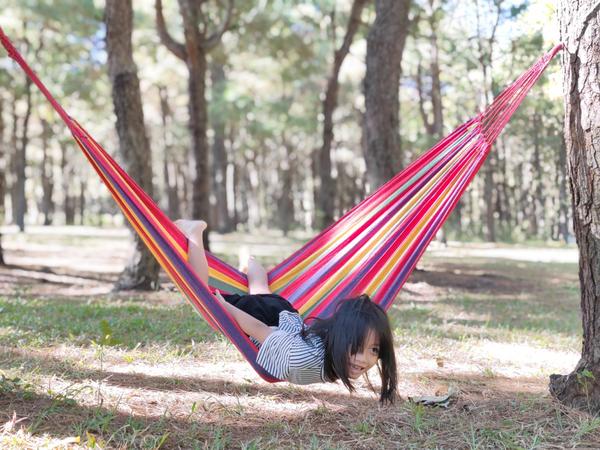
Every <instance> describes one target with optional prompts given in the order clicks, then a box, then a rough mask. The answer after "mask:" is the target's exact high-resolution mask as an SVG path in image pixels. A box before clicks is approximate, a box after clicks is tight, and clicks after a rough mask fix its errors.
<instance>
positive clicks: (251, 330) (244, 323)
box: [215, 291, 274, 344]
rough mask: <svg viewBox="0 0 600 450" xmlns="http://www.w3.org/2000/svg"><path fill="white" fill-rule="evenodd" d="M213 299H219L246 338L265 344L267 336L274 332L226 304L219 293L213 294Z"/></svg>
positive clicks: (248, 315)
mask: <svg viewBox="0 0 600 450" xmlns="http://www.w3.org/2000/svg"><path fill="white" fill-rule="evenodd" d="M215 297H217V299H219V301H220V302H221V304H222V305H223V307H225V309H226V310H227V311H228V312H229V314H231V316H232V317H233V319H234V320H235V321H236V322H237V324H238V325H239V327H240V328H241V329H242V330H243V331H244V333H246V334H247V335H248V336H252V337H253V338H254V339H256V340H257V341H258V342H260V343H261V344H262V343H263V342H265V339H267V336H269V335H270V334H271V333H272V332H273V331H274V330H273V328H271V327H269V326H268V325H266V324H264V323H262V322H261V321H260V320H258V319H255V318H254V317H252V316H251V315H250V314H248V313H246V312H244V311H242V310H241V309H238V308H236V307H235V306H233V305H231V304H229V303H227V302H226V301H225V299H224V298H223V296H222V295H221V293H220V292H219V291H216V292H215Z"/></svg>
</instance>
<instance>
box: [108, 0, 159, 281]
mask: <svg viewBox="0 0 600 450" xmlns="http://www.w3.org/2000/svg"><path fill="white" fill-rule="evenodd" d="M105 21H106V49H107V54H108V74H109V77H110V80H111V84H112V97H113V105H114V109H115V114H116V116H117V124H116V127H117V134H118V135H119V148H120V152H121V154H122V155H123V160H124V163H125V166H126V170H127V172H128V173H129V175H130V176H131V177H132V178H133V179H134V180H136V182H137V183H138V184H139V185H140V187H141V188H142V189H143V190H144V191H146V193H147V194H148V195H150V196H152V194H153V192H152V191H153V189H152V165H151V152H150V144H149V142H148V137H147V135H146V129H145V126H144V112H143V109H142V96H141V92H140V81H139V79H138V76H137V67H136V66H135V63H134V61H133V49H132V42H131V35H132V31H133V9H132V6H131V0H107V2H106V11H105ZM134 241H135V250H134V254H133V256H132V257H131V260H130V262H129V263H128V265H127V267H126V268H125V270H124V271H123V272H122V273H121V275H120V276H119V280H118V281H117V284H116V285H115V289H117V290H119V289H141V290H150V289H155V288H156V287H157V285H158V271H159V265H158V263H157V262H156V260H155V259H154V257H153V256H152V253H151V252H150V251H149V250H148V249H147V248H146V246H145V244H144V242H143V241H142V239H141V237H140V236H139V235H138V234H137V233H135V234H134Z"/></svg>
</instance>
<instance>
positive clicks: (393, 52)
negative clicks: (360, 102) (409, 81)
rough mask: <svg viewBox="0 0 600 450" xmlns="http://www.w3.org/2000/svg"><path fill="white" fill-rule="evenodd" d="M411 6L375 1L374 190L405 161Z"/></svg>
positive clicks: (370, 51)
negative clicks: (404, 88)
mask: <svg viewBox="0 0 600 450" xmlns="http://www.w3.org/2000/svg"><path fill="white" fill-rule="evenodd" d="M410 6H411V0H375V13H376V16H375V22H374V23H373V25H372V26H371V29H370V30H369V34H368V36H367V58H366V66H367V67H366V74H365V82H364V88H365V108H366V109H365V133H366V148H365V160H366V163H367V177H368V180H369V185H370V188H371V191H373V190H375V188H377V187H378V186H380V185H381V184H383V183H384V182H386V181H387V180H389V179H390V178H392V176H394V175H395V174H396V172H398V171H399V170H400V169H401V167H402V163H403V158H402V153H401V151H402V147H401V143H400V134H399V128H400V117H399V108H400V103H399V88H400V73H401V71H402V68H401V64H402V54H403V52H404V45H405V43H406V38H407V36H408V33H409V24H410V20H409V11H410Z"/></svg>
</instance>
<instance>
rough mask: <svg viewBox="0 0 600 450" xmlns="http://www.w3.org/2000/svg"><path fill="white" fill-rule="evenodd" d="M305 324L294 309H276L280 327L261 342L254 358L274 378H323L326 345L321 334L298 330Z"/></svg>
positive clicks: (308, 380)
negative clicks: (279, 310) (306, 333)
mask: <svg viewBox="0 0 600 450" xmlns="http://www.w3.org/2000/svg"><path fill="white" fill-rule="evenodd" d="M303 327H304V322H303V321H302V318H301V317H300V315H298V314H297V313H293V312H290V311H282V312H280V313H279V327H278V328H276V329H275V331H273V332H272V333H271V334H269V336H267V338H266V339H265V341H264V342H263V344H262V345H261V346H260V348H259V350H258V356H257V358H256V362H257V363H258V364H259V365H260V366H261V367H262V368H263V369H265V370H266V371H267V372H269V373H270V374H271V375H272V376H274V377H275V378H278V379H280V380H285V381H289V382H290V383H294V384H311V383H323V382H325V381H326V380H325V373H324V367H325V347H324V346H323V341H322V340H321V338H320V337H318V336H316V335H308V336H307V337H306V338H303V337H302V336H301V335H300V333H301V331H302V329H303Z"/></svg>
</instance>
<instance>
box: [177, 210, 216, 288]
mask: <svg viewBox="0 0 600 450" xmlns="http://www.w3.org/2000/svg"><path fill="white" fill-rule="evenodd" d="M175 225H177V227H178V228H179V229H180V230H181V231H182V232H183V234H185V236H186V237H187V238H188V262H189V263H190V265H191V266H192V268H193V269H194V270H195V272H196V275H198V278H200V279H201V280H202V281H203V282H204V284H206V285H208V261H207V260H206V254H205V253H204V244H203V242H202V234H203V233H204V230H205V229H206V222H205V221H204V220H176V221H175Z"/></svg>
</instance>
